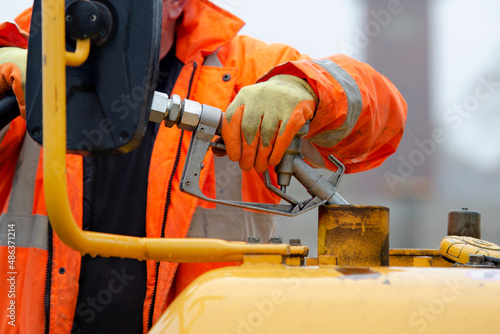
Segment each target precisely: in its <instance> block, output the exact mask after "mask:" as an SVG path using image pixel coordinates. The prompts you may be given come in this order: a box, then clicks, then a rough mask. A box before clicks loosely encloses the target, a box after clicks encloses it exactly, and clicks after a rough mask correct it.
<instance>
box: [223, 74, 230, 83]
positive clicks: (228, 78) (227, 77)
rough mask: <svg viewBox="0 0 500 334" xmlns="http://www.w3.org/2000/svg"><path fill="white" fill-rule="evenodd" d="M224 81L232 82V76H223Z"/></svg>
mask: <svg viewBox="0 0 500 334" xmlns="http://www.w3.org/2000/svg"><path fill="white" fill-rule="evenodd" d="M222 80H224V81H226V82H227V81H229V80H231V74H228V73H226V74H224V75H223V76H222Z"/></svg>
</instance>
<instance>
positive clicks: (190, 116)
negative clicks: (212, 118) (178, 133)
mask: <svg viewBox="0 0 500 334" xmlns="http://www.w3.org/2000/svg"><path fill="white" fill-rule="evenodd" d="M183 103H184V104H183V105H184V108H183V111H182V115H181V122H180V123H179V125H178V127H179V128H180V129H182V130H187V131H194V130H195V129H196V127H197V126H198V123H199V122H200V117H201V110H202V108H201V104H199V103H198V102H195V101H191V100H184V101H183Z"/></svg>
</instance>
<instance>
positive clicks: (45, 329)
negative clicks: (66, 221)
mask: <svg viewBox="0 0 500 334" xmlns="http://www.w3.org/2000/svg"><path fill="white" fill-rule="evenodd" d="M47 239H48V240H47V251H48V256H47V266H46V269H45V296H44V309H45V319H44V324H43V332H44V333H45V334H48V333H49V331H50V293H51V287H52V226H50V223H49V227H48V231H47Z"/></svg>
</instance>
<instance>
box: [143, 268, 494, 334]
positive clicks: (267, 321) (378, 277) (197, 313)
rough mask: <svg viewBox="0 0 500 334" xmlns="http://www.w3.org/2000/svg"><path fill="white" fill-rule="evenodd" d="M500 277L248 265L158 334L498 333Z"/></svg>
mask: <svg viewBox="0 0 500 334" xmlns="http://www.w3.org/2000/svg"><path fill="white" fill-rule="evenodd" d="M499 296H500V270H497V269H470V268H468V269H465V268H404V267H391V268H389V267H373V268H349V267H337V266H314V267H292V266H286V265H282V264H265V263H261V264H256V263H245V264H243V265H242V266H240V267H228V268H223V269H218V270H214V271H211V272H209V273H207V274H205V275H203V276H201V277H199V278H198V279H197V280H196V281H194V282H193V284H191V286H189V287H188V288H187V289H186V290H185V291H184V292H183V293H182V294H181V295H179V296H178V298H177V299H176V300H175V301H174V303H173V304H172V305H171V306H170V307H169V308H168V309H167V311H166V312H165V313H164V315H163V316H162V317H161V319H160V320H159V321H158V322H157V324H156V325H155V326H154V327H153V329H152V330H151V333H155V334H157V333H332V332H336V333H401V334H403V333H424V332H425V333H479V332H486V333H487V332H489V333H498V331H499V327H498V324H497V323H496V321H495V314H496V312H497V311H496V310H497V309H498V305H500V302H499V300H498V298H499Z"/></svg>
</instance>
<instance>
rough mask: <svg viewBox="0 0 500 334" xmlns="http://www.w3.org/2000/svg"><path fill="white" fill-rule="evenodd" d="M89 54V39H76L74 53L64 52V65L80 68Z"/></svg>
mask: <svg viewBox="0 0 500 334" xmlns="http://www.w3.org/2000/svg"><path fill="white" fill-rule="evenodd" d="M89 53H90V38H87V39H78V40H77V41H76V49H75V52H67V51H66V65H67V66H74V67H76V66H80V65H82V64H83V63H84V62H85V61H86V60H87V58H88V57H89Z"/></svg>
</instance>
